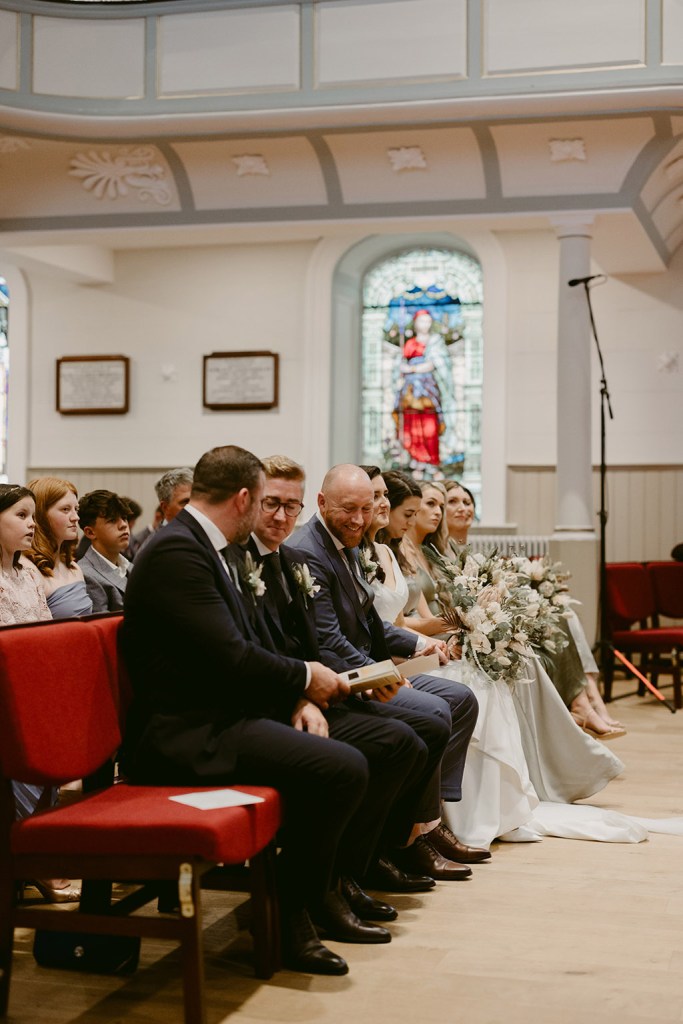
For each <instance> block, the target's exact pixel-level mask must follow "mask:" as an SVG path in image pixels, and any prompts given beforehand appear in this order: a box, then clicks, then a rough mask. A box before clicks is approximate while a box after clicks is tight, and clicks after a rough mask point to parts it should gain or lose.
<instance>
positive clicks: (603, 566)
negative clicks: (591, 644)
mask: <svg viewBox="0 0 683 1024" xmlns="http://www.w3.org/2000/svg"><path fill="white" fill-rule="evenodd" d="M597 276H598V275H596V277H597ZM593 280H595V278H594V277H590V278H588V279H581V281H580V282H579V281H577V282H576V284H579V283H581V284H582V285H583V287H584V290H585V292H586V303H587V304H588V316H589V318H590V324H591V331H592V332H593V337H594V338H595V345H596V348H597V350H598V359H599V360H600V511H599V513H598V519H599V521H600V577H599V578H600V583H599V586H600V595H599V602H598V607H599V615H600V624H599V629H598V650H599V652H600V668H601V669H602V678H603V683H604V690H605V694H604V696H605V701H606V702H609V701H611V700H612V699H613V698H612V671H613V670H612V668H611V666H610V669H609V680H608V669H607V666H608V665H609V661H610V658H611V656H612V655H613V654H616V656H617V658H618V659H619V661H620V662H621V663H622V664H623V665H625V667H626V668H627V669H628V670H629V671H630V672H631V673H632V674H633V675H635V676H636V677H637V678H638V680H639V681H640V684H641V685H642V686H646V687H647V688H648V689H649V690H650V691H651V693H653V694H654V695H655V697H656V698H657V699H658V700H659V701H660V703H662V704H664V705H665V706H666V707H667V708H668V709H669V711H671V713H672V714H675V713H676V708H675V707H674V705H673V704H672V703H671V702H670V701H668V700H667V699H666V697H665V696H664V694H663V693H660V691H659V690H658V689H657V688H656V687H655V686H653V685H652V683H651V682H650V681H649V679H647V678H646V677H645V676H644V675H643V673H642V672H641V671H639V670H638V669H637V668H636V667H635V665H632V664H631V662H630V661H628V660H627V659H626V658H625V657H624V655H623V654H622V653H621V651H618V650H617V649H616V648H615V647H614V645H613V644H612V643H610V640H609V636H608V630H607V619H608V609H607V502H606V490H607V488H606V483H607V461H606V433H607V431H606V422H605V418H606V417H605V409H606V410H607V412H608V413H609V418H610V419H611V420H613V419H614V413H613V412H612V403H611V401H610V394H609V388H608V387H607V378H606V376H605V364H604V362H603V358H602V350H601V348H600V341H599V340H598V332H597V330H596V327H595V319H594V317H593V305H592V303H591V294H590V289H589V287H588V285H589V283H590V281H593ZM569 284H570V286H573V285H572V282H569ZM631 696H633V694H630V693H624V694H620V695H619V698H618V699H621V698H622V697H631Z"/></svg>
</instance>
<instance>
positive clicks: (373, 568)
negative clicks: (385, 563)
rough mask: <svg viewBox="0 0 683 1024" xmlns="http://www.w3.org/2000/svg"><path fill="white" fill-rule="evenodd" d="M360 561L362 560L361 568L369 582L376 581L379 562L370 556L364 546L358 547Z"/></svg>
mask: <svg viewBox="0 0 683 1024" xmlns="http://www.w3.org/2000/svg"><path fill="white" fill-rule="evenodd" d="M358 561H359V562H360V570H361V572H362V573H363V576H365V579H366V580H367V582H368V583H374V581H375V580H376V579H377V571H378V569H379V562H375V561H373V560H372V558H370V556H369V555H368V553H367V551H365V550H363V548H359V549H358Z"/></svg>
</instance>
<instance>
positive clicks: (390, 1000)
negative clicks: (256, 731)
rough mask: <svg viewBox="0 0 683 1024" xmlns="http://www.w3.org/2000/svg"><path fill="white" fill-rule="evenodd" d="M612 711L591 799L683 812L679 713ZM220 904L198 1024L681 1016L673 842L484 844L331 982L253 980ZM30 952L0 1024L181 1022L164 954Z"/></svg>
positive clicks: (634, 809)
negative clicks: (609, 762) (607, 763)
mask: <svg viewBox="0 0 683 1024" xmlns="http://www.w3.org/2000/svg"><path fill="white" fill-rule="evenodd" d="M617 692H619V688H618V687H617ZM669 692H670V691H669ZM612 707H613V709H614V712H615V714H616V715H617V717H619V718H620V719H621V720H622V721H623V722H624V724H625V725H626V726H627V728H628V730H629V733H628V736H626V737H624V738H623V739H620V740H618V741H616V742H615V743H614V744H613V749H614V750H615V752H617V753H618V754H619V756H620V757H621V758H622V759H623V760H624V761H625V763H626V766H627V767H626V771H625V772H624V774H623V776H622V777H621V778H619V779H617V780H616V781H614V782H612V783H610V785H609V786H608V788H607V789H606V790H605V791H604V792H603V793H601V794H599V795H598V797H595V798H593V800H592V801H591V802H592V803H596V804H599V805H600V806H603V807H609V808H613V809H615V810H619V811H623V812H626V813H632V814H636V815H641V816H648V817H664V816H669V815H683V712H678V713H677V714H676V715H672V714H671V713H670V712H669V711H668V710H667V709H666V708H664V707H662V706H660V705H659V704H657V702H656V701H654V700H650V699H643V700H641V699H639V698H636V697H629V698H626V699H625V700H620V701H618V702H617V703H615V704H613V705H612ZM226 899H230V897H226V896H225V895H222V894H207V900H206V902H207V905H208V908H209V913H208V927H207V931H206V949H207V999H208V1016H209V1024H219V1022H221V1021H227V1020H231V1021H239V1022H240V1024H252V1022H253V1024H257V1022H258V1024H263V1022H274V1024H277V1022H283V1024H284V1022H293V1021H296V1022H316V1024H318V1022H321V1024H349V1022H353V1024H376V1022H392V1024H404V1022H405V1024H418V1022H419V1024H432V1022H433V1024H437V1022H438V1024H441V1022H456V1021H457V1022H461V1021H462V1022H465V1024H499V1022H500V1024H515V1022H520V1024H521V1022H524V1024H528V1022H533V1024H576V1022H579V1021H581V1022H583V1021H587V1022H590V1024H612V1022H619V1024H656V1022H660V1021H661V1022H664V1021H667V1022H668V1021H683V837H675V836H666V835H652V837H651V838H650V840H649V841H648V842H645V843H641V844H639V845H617V844H602V843H588V842H576V841H571V840H564V839H545V840H543V842H540V843H533V844H518V845H505V844H497V846H496V847H495V848H494V854H493V861H492V863H490V864H488V865H482V866H479V867H475V868H474V877H473V879H471V880H470V881H468V882H464V883H463V882H460V883H446V882H442V883H439V884H438V885H437V888H436V890H435V891H433V892H432V893H428V894H425V895H424V896H419V897H408V896H397V897H395V903H396V906H397V907H398V908H399V909H400V917H399V920H398V922H397V923H396V924H395V925H392V926H391V930H392V934H393V941H392V943H391V944H390V945H388V946H374V947H373V946H348V945H347V946H342V945H341V944H339V945H336V944H335V945H334V948H335V949H337V950H339V951H340V952H342V953H343V955H344V956H345V957H346V958H347V959H348V961H349V963H350V965H351V973H350V974H349V975H348V976H347V977H345V978H338V979H327V978H313V977H308V976H305V975H299V974H294V973H290V972H288V971H283V972H281V973H280V974H278V975H276V976H275V977H274V978H273V979H272V981H270V982H257V981H256V980H255V979H254V977H253V975H252V970H251V963H250V958H249V936H248V933H246V932H240V933H239V934H237V933H236V930H235V918H234V914H232V913H230V914H227V915H226V908H227V907H228V906H229V904H227V903H226ZM31 942H32V934H31V933H29V932H22V933H20V934H19V935H18V937H17V943H16V957H15V975H14V981H13V986H12V995H11V1000H10V1018H9V1019H10V1021H12V1022H13V1024H46V1022H51V1024H77V1022H78V1024H81V1022H83V1024H85V1022H88V1024H118V1022H124V1021H125V1024H153V1022H158V1024H161V1022H163V1024H173V1022H178V1024H181V1022H182V1019H183V1014H182V989H181V982H180V976H179V975H180V971H179V960H178V954H177V952H176V950H175V949H173V948H172V947H169V946H168V945H164V944H160V943H154V942H151V941H147V942H145V943H143V954H142V961H141V966H140V969H139V970H138V972H137V973H136V974H135V975H134V976H132V977H131V978H128V979H120V978H106V977H97V976H94V975H89V976H85V975H76V974H72V973H62V972H58V971H53V970H47V969H43V968H39V967H37V966H36V964H35V962H34V960H33V957H32V954H31Z"/></svg>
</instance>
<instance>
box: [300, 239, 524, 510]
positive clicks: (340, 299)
mask: <svg viewBox="0 0 683 1024" xmlns="http://www.w3.org/2000/svg"><path fill="white" fill-rule="evenodd" d="M422 245H427V246H434V247H436V248H438V247H440V246H448V247H452V248H455V249H459V250H463V251H465V252H468V251H469V252H471V253H472V255H473V256H475V258H476V259H478V261H479V262H480V264H481V267H482V271H483V282H484V292H483V301H484V308H485V310H486V317H485V326H484V330H485V338H486V341H485V346H484V369H483V374H484V395H483V400H484V409H483V417H482V489H483V492H484V494H485V499H486V508H485V513H484V515H485V520H484V523H483V526H484V527H485V528H486V529H487V530H488V529H502V530H508V529H509V527H510V524H509V523H508V522H507V518H506V493H507V463H506V450H505V435H506V361H507V321H508V295H507V288H508V286H507V268H506V262H505V256H504V253H503V249H502V247H501V245H500V243H499V241H498V239H497V237H496V235H495V234H494V233H493V232H491V231H487V230H484V229H476V230H475V229H472V230H469V231H465V230H462V229H460V228H458V230H457V233H456V231H455V230H454V231H453V232H450V231H447V230H443V231H426V232H417V231H416V232H411V233H410V234H393V235H392V234H376V235H369V236H368V234H367V233H365V234H363V235H359V236H358V238H357V239H356V241H355V242H354V241H349V240H348V239H340V238H327V239H322V240H321V241H320V242H319V243H318V246H316V249H315V250H314V251H313V253H312V256H311V262H310V265H309V273H308V276H307V280H306V291H305V297H306V315H305V321H304V324H305V331H304V360H305V364H304V365H305V372H304V374H303V376H302V383H303V385H304V387H306V386H308V387H309V388H310V389H311V390H310V391H308V392H305V393H308V395H309V399H308V400H307V403H306V408H305V411H304V420H303V423H302V429H303V430H304V431H305V432H306V434H307V436H308V437H309V438H311V439H315V443H312V444H311V458H310V467H311V468H310V472H309V477H310V479H311V480H312V481H316V483H315V484H314V486H316V485H317V482H318V480H319V479H320V480H321V479H322V475H323V474H324V472H325V469H326V468H328V467H329V466H330V465H331V464H333V463H337V462H354V461H357V460H358V458H359V455H360V386H359V383H360V369H361V345H360V323H361V305H362V301H361V300H362V292H361V282H362V279H363V275H364V274H365V272H366V271H367V269H368V268H369V267H370V266H372V265H373V264H374V263H376V262H378V261H379V260H381V259H382V258H383V257H386V256H390V255H391V254H393V253H397V252H401V251H403V250H405V249H406V248H409V247H419V246H422ZM330 325H331V326H330ZM326 339H329V341H327V340H326ZM323 380H328V381H329V382H330V385H329V391H327V389H324V388H321V387H320V383H321V381H323Z"/></svg>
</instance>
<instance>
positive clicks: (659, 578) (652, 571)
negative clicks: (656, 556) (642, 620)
mask: <svg viewBox="0 0 683 1024" xmlns="http://www.w3.org/2000/svg"><path fill="white" fill-rule="evenodd" d="M647 572H648V576H649V577H650V582H651V583H652V593H653V596H654V602H655V612H656V614H657V615H658V616H659V615H664V616H666V618H667V619H683V562H648V563H647Z"/></svg>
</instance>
